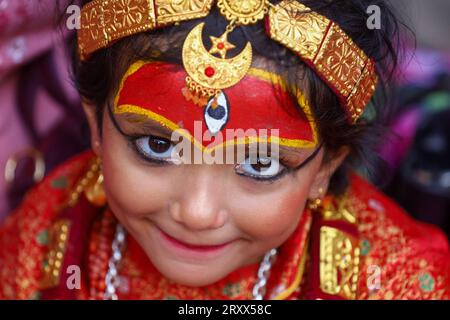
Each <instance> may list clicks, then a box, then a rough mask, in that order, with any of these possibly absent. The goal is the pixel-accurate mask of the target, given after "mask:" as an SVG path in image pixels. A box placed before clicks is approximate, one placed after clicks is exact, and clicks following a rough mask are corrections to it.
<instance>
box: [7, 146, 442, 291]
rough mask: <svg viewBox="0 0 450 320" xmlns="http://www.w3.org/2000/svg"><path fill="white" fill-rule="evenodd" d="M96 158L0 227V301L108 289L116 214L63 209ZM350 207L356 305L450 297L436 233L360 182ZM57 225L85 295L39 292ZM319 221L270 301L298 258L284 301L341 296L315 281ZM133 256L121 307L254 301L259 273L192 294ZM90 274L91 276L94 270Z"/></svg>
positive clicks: (284, 252)
mask: <svg viewBox="0 0 450 320" xmlns="http://www.w3.org/2000/svg"><path fill="white" fill-rule="evenodd" d="M91 158H92V154H91V153H87V154H83V155H81V156H79V157H77V158H75V159H73V160H71V161H69V162H68V163H67V164H65V165H64V166H62V167H61V168H59V169H58V170H56V171H55V172H54V173H53V174H51V175H50V176H49V177H48V178H47V179H46V180H45V181H44V182H43V183H42V184H41V185H39V186H38V187H37V188H35V189H34V190H33V191H32V192H31V193H30V194H29V195H28V196H27V198H26V200H25V202H24V203H23V205H22V207H21V208H19V209H18V210H17V212H15V213H14V214H13V215H12V216H11V217H10V218H9V219H8V220H7V222H6V224H4V225H3V226H2V227H1V228H0V299H33V298H52V299H53V298H60V299H67V298H74V297H76V298H80V299H88V298H90V297H93V298H101V294H99V295H93V294H92V293H93V290H92V289H93V288H94V287H98V288H100V290H102V284H103V282H104V277H102V276H101V275H102V272H104V271H105V268H106V266H102V265H101V264H102V263H103V264H104V262H105V261H107V259H108V258H109V256H110V245H111V241H112V237H113V233H114V228H115V219H114V217H113V215H112V214H111V213H108V212H106V213H105V212H104V210H99V209H93V208H91V207H90V206H89V205H88V204H87V203H86V202H83V201H84V200H83V201H82V202H80V203H79V205H77V206H76V207H75V208H74V211H71V212H67V211H65V210H61V208H62V205H63V204H65V203H66V202H67V199H68V196H69V195H70V192H71V190H73V187H74V185H75V184H76V182H77V181H78V180H79V179H80V177H82V176H83V175H84V174H85V172H86V171H87V168H88V163H89V161H90V159H91ZM329 198H331V200H333V201H334V200H335V199H334V198H333V197H329ZM347 201H348V208H352V212H353V214H354V215H355V217H356V218H357V220H358V223H357V224H356V227H355V229H354V230H350V227H343V224H342V223H341V222H336V223H332V224H331V225H334V226H335V227H336V228H339V229H341V230H342V231H343V232H347V233H352V236H355V238H356V239H358V241H359V243H361V263H360V267H359V274H358V288H357V294H356V298H357V299H449V298H450V255H449V248H448V243H447V241H446V239H445V236H444V235H443V234H442V233H441V232H440V231H439V230H438V229H436V228H435V227H431V226H428V225H425V224H422V223H418V222H416V221H414V220H413V219H411V218H410V217H409V216H408V215H406V214H405V213H404V212H403V211H402V210H401V209H400V208H399V207H397V206H396V205H395V203H393V202H392V201H391V200H389V199H388V198H387V197H386V196H384V195H383V194H381V193H380V192H379V191H378V190H376V189H375V188H374V187H373V186H372V185H370V184H369V183H367V182H366V181H364V180H362V179H361V178H359V177H357V176H353V177H352V178H351V185H350V187H349V189H348V190H347ZM82 215H85V216H82ZM61 218H65V219H70V221H71V222H72V227H71V229H70V237H69V247H68V249H67V250H66V255H65V258H64V264H65V265H67V264H69V263H78V261H79V263H80V264H81V266H82V274H83V276H84V278H83V282H82V288H81V290H78V291H76V292H75V294H74V293H73V292H69V293H68V292H65V290H66V291H67V288H66V287H64V285H63V283H64V281H65V277H62V278H61V282H60V284H59V286H57V287H55V288H50V289H46V290H43V289H42V288H41V285H40V281H41V278H42V263H43V261H44V257H45V255H46V253H47V251H48V249H49V248H48V247H47V245H45V243H42V241H41V240H40V239H41V235H42V233H43V232H45V230H48V228H50V227H51V225H52V224H53V223H54V222H55V221H57V220H58V219H61ZM311 223H312V228H311ZM322 223H323V221H322V220H321V219H320V218H319V217H317V215H311V213H310V212H309V211H308V210H306V211H305V212H304V215H303V216H302V219H301V221H300V223H299V225H298V227H297V230H296V231H295V232H294V234H293V235H292V236H291V237H290V238H289V239H288V241H287V242H286V243H284V244H283V245H282V247H281V248H280V250H279V251H280V254H279V256H278V259H277V261H276V263H275V265H274V267H273V270H272V272H273V273H272V275H271V277H270V279H269V285H268V294H267V296H266V298H274V297H276V296H278V297H280V296H279V294H280V293H282V292H288V291H287V289H288V288H289V287H290V286H292V284H296V282H295V278H296V275H298V274H302V272H299V271H302V270H301V269H302V267H301V265H302V264H301V261H302V258H305V259H307V264H306V268H305V269H304V270H305V273H304V274H303V277H302V282H301V284H300V285H298V286H296V287H294V289H295V290H293V291H289V292H288V294H285V295H283V296H281V298H283V299H305V298H308V299H317V298H326V299H339V298H341V297H338V296H329V295H325V294H323V292H321V290H320V287H319V284H318V283H317V281H316V280H315V279H316V278H315V277H317V273H318V271H317V268H318V262H317V258H315V257H314V252H313V251H314V247H317V246H318V241H317V232H318V231H317V230H316V228H315V227H314V226H315V225H316V224H319V225H320V224H322ZM102 230H103V231H102ZM105 230H106V231H105ZM86 241H88V242H89V245H87V244H86V243H85V242H86ZM308 243H309V249H308ZM102 248H103V249H104V248H106V251H105V250H103V249H102ZM128 248H129V250H127V251H126V253H125V259H124V267H123V270H121V275H122V276H124V277H125V278H126V279H127V281H126V283H127V284H128V287H127V288H123V289H121V291H120V292H119V297H120V298H122V299H174V298H177V299H180V298H181V299H182V298H192V299H218V298H220V299H248V298H249V297H250V290H251V288H252V286H253V285H254V281H255V276H256V275H255V273H256V270H257V265H251V266H248V267H244V268H242V269H240V270H235V271H234V272H233V273H232V274H230V275H229V276H227V277H226V278H225V279H223V280H221V281H219V282H218V283H215V284H212V285H210V286H207V287H203V288H189V287H184V286H181V285H177V284H174V283H171V282H170V281H168V280H167V279H165V278H164V277H163V276H161V275H160V273H159V272H158V271H157V270H156V269H154V268H153V267H152V265H151V263H150V262H149V261H148V259H147V257H146V256H145V254H144V253H143V252H142V249H141V248H140V247H139V245H138V244H137V243H136V242H135V241H134V240H133V239H131V238H129V239H128ZM68 255H71V256H68ZM97 258H98V259H97ZM80 260H81V261H80ZM374 265H375V266H378V267H379V268H380V271H381V285H380V288H379V289H377V290H371V291H370V290H369V287H368V286H367V281H368V280H369V277H370V275H371V274H370V272H369V267H370V266H374ZM93 267H94V269H95V270H91V269H92V268H93ZM97 269H98V270H97ZM103 274H104V273H103ZM99 275H100V276H99ZM96 277H97V278H96ZM103 286H104V284H103ZM58 288H59V289H58ZM103 289H104V287H103ZM94 293H95V292H94ZM97 293H98V292H97ZM100 293H101V292H100Z"/></svg>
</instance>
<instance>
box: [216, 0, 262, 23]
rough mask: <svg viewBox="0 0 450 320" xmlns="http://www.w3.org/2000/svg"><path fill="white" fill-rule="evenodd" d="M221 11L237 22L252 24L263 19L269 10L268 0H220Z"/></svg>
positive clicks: (226, 16)
mask: <svg viewBox="0 0 450 320" xmlns="http://www.w3.org/2000/svg"><path fill="white" fill-rule="evenodd" d="M217 6H218V7H219V9H220V13H221V14H222V15H224V16H225V18H226V19H227V20H229V21H235V22H236V23H237V24H243V25H247V24H252V23H256V22H257V21H258V20H262V19H263V18H264V16H265V15H266V13H267V11H268V3H267V1H266V0H247V1H242V0H218V1H217Z"/></svg>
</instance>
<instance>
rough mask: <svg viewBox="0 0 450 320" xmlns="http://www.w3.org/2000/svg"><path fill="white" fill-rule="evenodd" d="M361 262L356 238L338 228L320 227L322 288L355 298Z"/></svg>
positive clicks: (328, 292)
mask: <svg viewBox="0 0 450 320" xmlns="http://www.w3.org/2000/svg"><path fill="white" fill-rule="evenodd" d="M359 262H360V249H359V242H358V241H357V239H356V238H354V237H352V236H351V235H349V234H348V233H345V232H343V231H341V230H339V229H336V228H332V227H328V226H323V227H321V228H320V289H321V290H322V291H323V292H324V293H327V294H330V295H338V296H340V297H343V298H345V299H355V298H356V290H357V283H358V276H359Z"/></svg>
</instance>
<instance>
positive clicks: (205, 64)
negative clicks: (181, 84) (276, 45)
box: [183, 23, 252, 106]
mask: <svg viewBox="0 0 450 320" xmlns="http://www.w3.org/2000/svg"><path fill="white" fill-rule="evenodd" d="M204 25H205V24H204V23H200V24H199V25H197V26H196V27H195V28H194V29H193V30H192V31H191V32H190V33H189V35H188V36H187V38H186V40H185V42H184V45H183V64H184V68H185V70H186V72H187V73H188V75H189V77H188V78H187V79H186V84H187V88H188V89H189V91H191V93H193V94H194V96H200V98H206V99H207V98H210V97H213V96H218V95H219V94H220V92H221V90H223V89H227V88H229V87H232V86H234V85H235V84H237V83H238V82H239V81H241V80H242V79H243V78H244V77H245V75H246V74H247V72H248V70H249V69H250V66H251V64H252V46H251V44H250V43H247V45H246V46H245V48H244V50H243V51H242V52H241V53H240V54H239V55H237V56H235V57H233V58H230V59H225V58H218V57H215V56H213V55H212V54H211V51H212V52H214V51H215V49H218V48H214V47H213V48H212V50H210V51H208V50H206V48H205V46H204V45H203V40H202V31H203V27H204ZM228 33H229V30H227V31H226V32H225V34H224V35H222V36H221V37H220V38H218V39H222V38H223V39H224V40H225V42H227V43H228V41H227V34H228ZM213 43H214V41H213ZM230 45H231V44H230V43H228V44H225V43H224V47H223V49H225V46H230ZM219 50H220V49H219ZM219 53H220V52H219ZM224 55H226V49H225V52H224ZM199 100H200V101H201V100H202V99H199ZM203 102H204V101H203ZM202 106H204V105H202Z"/></svg>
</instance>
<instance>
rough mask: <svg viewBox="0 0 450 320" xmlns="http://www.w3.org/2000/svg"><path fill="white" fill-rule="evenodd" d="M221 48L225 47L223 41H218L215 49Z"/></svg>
mask: <svg viewBox="0 0 450 320" xmlns="http://www.w3.org/2000/svg"><path fill="white" fill-rule="evenodd" d="M223 48H225V45H224V44H223V42H219V43H218V44H217V49H219V50H222V49H223Z"/></svg>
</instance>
